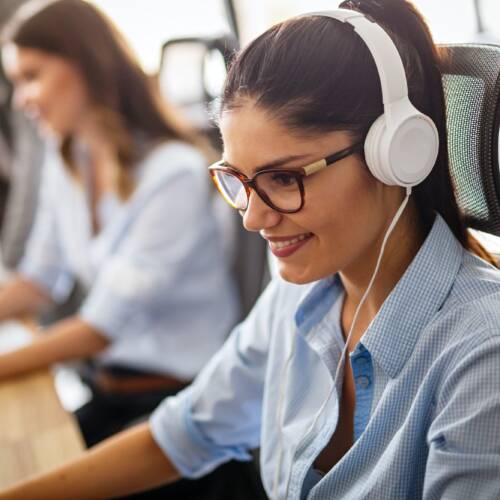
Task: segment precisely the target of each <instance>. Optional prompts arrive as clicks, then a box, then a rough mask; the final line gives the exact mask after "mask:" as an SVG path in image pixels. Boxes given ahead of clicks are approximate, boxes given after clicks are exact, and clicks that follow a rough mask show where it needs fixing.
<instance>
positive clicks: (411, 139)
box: [300, 9, 439, 188]
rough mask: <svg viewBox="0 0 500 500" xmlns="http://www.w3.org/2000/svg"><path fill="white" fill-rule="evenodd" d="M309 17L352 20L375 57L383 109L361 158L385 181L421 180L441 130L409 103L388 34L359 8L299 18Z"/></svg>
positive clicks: (408, 183)
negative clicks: (363, 156) (359, 10)
mask: <svg viewBox="0 0 500 500" xmlns="http://www.w3.org/2000/svg"><path fill="white" fill-rule="evenodd" d="M311 16H319V17H329V18H331V19H335V20H337V21H339V22H342V23H348V24H350V25H351V26H352V27H353V28H354V31H355V32H356V33H357V34H358V36H359V37H360V38H361V39H362V40H363V42H364V44H365V45H366V47H367V48H368V50H369V51H370V53H371V55H372V58H373V60H374V61H375V65H376V67H377V72H378V76H379V81H380V86H381V88H382V100H383V105H384V113H383V114H382V115H381V116H379V117H378V118H377V119H376V120H375V122H374V123H373V124H372V125H371V127H370V130H369V131H368V134H367V136H366V139H365V159H366V164H367V165H368V168H369V169H370V172H371V173H372V174H373V175H374V176H375V177H376V178H377V179H378V180H380V181H381V182H384V183H385V184H388V185H396V186H403V187H406V188H408V187H411V186H415V185H417V184H419V183H420V182H422V181H423V180H424V179H425V178H426V177H427V176H428V175H429V173H430V172H431V170H432V168H433V166H434V163H435V162H436V158H437V156H438V152H439V133H438V131H437V128H436V125H435V124H434V122H433V121H432V119H431V118H430V117H428V116H426V115H424V114H423V113H421V112H420V111H418V109H416V108H415V106H413V104H412V103H411V102H410V99H409V97H408V83H407V80H406V73H405V69H404V66H403V61H402V60H401V56H400V54H399V51H398V49H397V47H396V45H395V44H394V42H393V41H392V39H391V37H390V36H389V35H388V34H387V32H386V31H385V30H384V28H382V27H381V26H380V25H379V24H377V23H376V22H374V21H371V20H370V19H368V18H367V17H366V16H365V15H364V14H363V13H361V12H357V11H353V10H349V9H337V10H331V11H319V12H309V13H307V14H304V15H302V16H300V17H311Z"/></svg>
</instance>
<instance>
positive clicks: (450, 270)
mask: <svg viewBox="0 0 500 500" xmlns="http://www.w3.org/2000/svg"><path fill="white" fill-rule="evenodd" d="M462 258H463V247H462V246H461V245H460V243H459V242H458V241H457V240H456V238H455V237H454V235H453V233H452V232H451V230H450V229H449V227H448V225H447V224H446V222H445V221H444V220H443V219H442V218H441V216H440V215H439V214H437V215H436V219H435V221H434V224H433V226H432V229H431V231H430V232H429V234H428V236H427V238H426V239H425V241H424V243H423V245H422V247H421V248H420V250H419V251H418V253H417V255H416V256H415V258H414V259H413V261H412V263H411V264H410V265H409V266H408V268H407V270H406V271H405V273H404V274H403V276H402V277H401V279H400V280H399V282H398V283H397V284H396V286H395V287H394V289H393V290H392V292H391V293H390V294H389V296H388V297H387V299H386V300H385V302H384V303H383V305H382V307H381V308H380V310H379V312H378V314H377V316H376V317H375V318H374V320H373V321H372V323H371V324H370V326H369V328H368V330H367V331H366V332H365V334H364V335H363V337H362V339H361V342H362V343H363V345H364V346H365V347H366V348H367V349H368V350H369V351H370V353H371V355H372V357H373V358H374V359H375V360H376V361H377V362H378V364H379V365H380V366H381V367H382V369H383V370H384V371H385V372H386V373H387V374H388V375H389V376H390V377H392V378H394V377H395V376H396V375H397V374H398V373H399V372H400V370H401V369H402V368H403V366H404V365H405V363H406V361H407V360H408V358H409V357H410V355H411V354H412V352H413V349H414V347H415V344H416V342H417V340H418V337H419V333H420V332H421V331H422V330H423V328H425V326H426V325H427V324H428V323H429V322H430V320H431V318H432V317H433V316H434V315H435V313H436V312H437V311H438V310H439V309H440V308H441V307H442V305H443V303H444V301H445V299H446V297H447V296H448V294H449V293H450V290H451V288H452V286H453V283H454V282H455V279H456V276H457V274H458V271H459V268H460V266H461V263H462Z"/></svg>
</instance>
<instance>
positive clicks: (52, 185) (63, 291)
mask: <svg viewBox="0 0 500 500" xmlns="http://www.w3.org/2000/svg"><path fill="white" fill-rule="evenodd" d="M58 168H61V166H60V165H58V164H57V161H56V160H55V159H54V157H53V155H51V154H50V153H49V154H48V155H47V157H46V159H45V162H44V165H43V171H42V184H41V187H40V193H39V198H38V204H37V209H36V216H35V221H34V224H33V228H32V230H31V233H30V237H29V239H28V243H27V246H26V251H25V254H24V256H23V258H22V259H21V261H20V263H19V265H18V269H17V270H18V272H19V274H21V275H22V276H23V277H25V278H27V279H28V280H30V281H32V282H34V283H36V284H37V285H38V286H40V287H41V288H42V289H44V290H45V291H46V292H47V293H48V294H49V295H50V296H51V297H52V299H53V300H54V301H55V302H59V303H60V302H64V300H65V299H66V298H67V297H68V295H69V294H70V292H71V290H72V288H73V285H74V276H73V274H72V272H71V271H70V269H69V265H68V263H67V258H66V256H65V254H64V251H63V246H62V239H61V227H60V223H59V221H58V217H57V211H58V210H59V209H60V207H58V196H57V190H58V186H59V182H58V181H59V179H58V175H59V174H60V172H58Z"/></svg>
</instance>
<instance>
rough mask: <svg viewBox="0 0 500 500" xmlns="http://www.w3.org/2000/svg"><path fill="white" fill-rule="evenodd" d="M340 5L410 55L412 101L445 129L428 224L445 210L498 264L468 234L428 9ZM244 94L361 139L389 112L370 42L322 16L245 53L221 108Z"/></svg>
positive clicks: (312, 127) (463, 238)
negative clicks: (456, 186)
mask: <svg viewBox="0 0 500 500" xmlns="http://www.w3.org/2000/svg"><path fill="white" fill-rule="evenodd" d="M340 7H341V8H345V9H353V10H357V11H360V12H362V13H364V14H365V15H367V16H368V17H369V18H371V19H373V20H374V21H376V22H377V23H378V24H380V25H381V26H382V27H384V29H385V30H386V31H387V32H388V34H389V35H390V36H391V38H392V39H393V41H394V43H395V44H396V46H397V47H398V50H399V53H400V55H401V58H402V60H403V63H404V66H405V70H406V75H407V80H408V89H409V97H410V99H411V101H412V103H413V104H414V105H415V106H416V107H417V108H418V109H419V110H420V111H422V112H423V113H425V114H427V115H428V116H430V117H431V118H432V119H433V120H434V123H435V124H436V126H437V129H438V131H439V138H440V149H439V156H438V159H437V161H436V164H435V166H434V168H433V170H432V172H431V174H430V175H429V176H428V177H427V179H426V180H425V181H424V182H422V183H421V184H419V185H418V186H416V187H415V188H414V189H413V193H414V198H415V203H416V206H417V210H418V213H419V217H420V221H421V223H422V226H423V228H424V230H428V229H429V228H430V226H431V225H432V222H433V220H434V216H435V212H438V213H439V214H441V216H442V217H443V218H444V220H445V221H446V223H447V224H448V226H449V227H450V229H451V230H452V232H453V234H454V235H455V236H456V238H457V239H458V240H459V241H460V243H461V244H462V245H463V246H464V247H465V248H467V249H469V250H472V251H473V252H475V253H476V254H478V255H480V256H481V257H483V258H485V259H487V260H488V261H490V262H492V263H493V258H492V257H491V256H490V255H489V254H488V252H487V251H486V250H485V249H484V248H483V247H482V246H481V245H480V244H479V243H478V242H477V241H476V240H475V239H474V238H473V237H472V236H471V235H470V234H469V233H468V232H467V230H466V227H465V225H464V223H463V220H462V217H461V214H460V210H459V208H458V205H457V202H456V198H455V194H454V189H453V184H452V180H451V177H450V172H449V159H448V147H447V132H446V106H445V100H444V93H443V87H442V80H441V78H442V70H441V66H442V64H444V62H445V60H446V54H443V53H440V52H439V51H438V48H437V47H436V46H435V45H434V42H433V40H432V36H431V33H430V31H429V28H428V27H427V24H426V23H425V21H424V19H423V18H422V16H421V14H420V13H419V12H418V11H417V9H416V8H415V7H414V6H413V4H411V3H410V2H409V1H407V0H348V1H344V2H343V3H342V4H341V5H340ZM244 98H251V99H253V100H254V101H255V102H256V104H257V105H259V106H261V107H262V108H263V109H266V110H268V111H270V112H271V113H272V114H273V116H274V117H275V118H277V119H278V120H279V121H280V122H281V123H283V124H284V125H286V126H287V127H289V128H290V130H297V132H299V133H309V132H310V133H317V132H320V133H321V132H329V131H333V130H348V131H351V132H352V133H353V135H354V136H355V137H356V140H361V139H363V138H364V137H365V135H366V133H367V132H368V130H369V128H370V126H371V124H372V123H373V122H374V121H375V119H376V118H377V117H378V116H379V115H381V114H382V113H383V104H382V91H381V87H380V79H379V76H378V72H377V68H376V66H375V62H374V60H373V57H372V56H371V54H370V52H369V50H368V48H367V47H366V45H365V43H364V42H363V41H362V40H361V38H360V37H359V36H358V35H357V34H355V32H354V30H353V28H352V27H351V26H350V25H347V24H345V23H340V22H336V21H335V20H332V19H328V18H325V17H318V16H309V17H299V18H293V19H291V20H288V21H285V22H283V23H280V24H277V25H275V26H273V27H272V28H270V29H269V30H268V31H266V32H265V33H264V34H262V35H261V36H259V37H258V38H257V39H256V40H255V41H253V42H252V43H251V44H250V45H249V46H248V47H247V48H246V49H245V50H244V51H243V52H242V53H241V54H240V55H239V57H238V58H237V59H236V60H235V61H234V63H233V65H232V67H231V69H230V71H229V74H228V79H227V83H226V87H225V92H224V95H223V100H222V107H221V109H222V111H224V110H228V109H232V108H234V107H237V106H239V105H240V104H241V99H244Z"/></svg>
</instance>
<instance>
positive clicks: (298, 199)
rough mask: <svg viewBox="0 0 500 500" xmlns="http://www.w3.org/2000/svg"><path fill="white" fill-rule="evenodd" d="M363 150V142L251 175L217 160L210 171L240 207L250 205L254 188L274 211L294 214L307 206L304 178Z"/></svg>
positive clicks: (232, 202) (223, 192)
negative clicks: (301, 164)
mask: <svg viewBox="0 0 500 500" xmlns="http://www.w3.org/2000/svg"><path fill="white" fill-rule="evenodd" d="M362 149H363V143H362V142H360V143H357V144H354V145H353V146H350V147H348V148H345V149H342V150H341V151H338V152H337V153H334V154H332V155H330V156H327V157H326V158H323V159H321V160H318V161H315V162H314V163H310V164H309V165H306V166H305V167H301V168H297V169H282V168H266V169H264V170H260V171H259V172H257V173H256V174H255V175H254V176H253V177H251V178H250V177H247V176H246V175H243V174H242V173H240V172H238V171H237V170H235V169H234V168H231V167H228V166H227V163H225V162H224V161H223V160H221V161H218V162H216V163H214V164H213V165H211V166H210V167H209V168H208V170H209V172H210V176H211V177H212V181H213V182H214V184H215V186H216V187H217V190H218V191H219V193H220V194H221V195H222V196H223V198H224V199H225V200H226V201H227V203H229V205H231V206H232V207H233V208H235V209H236V210H240V211H245V210H246V209H247V208H248V201H249V199H250V193H251V190H252V189H253V190H254V191H255V192H256V193H257V194H258V195H259V197H260V198H261V200H262V201H263V202H264V203H265V204H266V205H267V206H269V207H271V208H272V209H273V210H276V211H277V212H281V213H285V214H293V213H295V212H298V211H299V210H300V209H301V208H302V207H303V206H304V177H307V176H309V175H311V174H314V173H315V172H319V171H320V170H323V169H324V168H326V167H329V166H330V165H333V164H334V163H335V162H337V161H340V160H342V159H344V158H346V157H347V156H350V155H352V154H353V153H356V152H358V151H361V150H362Z"/></svg>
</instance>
